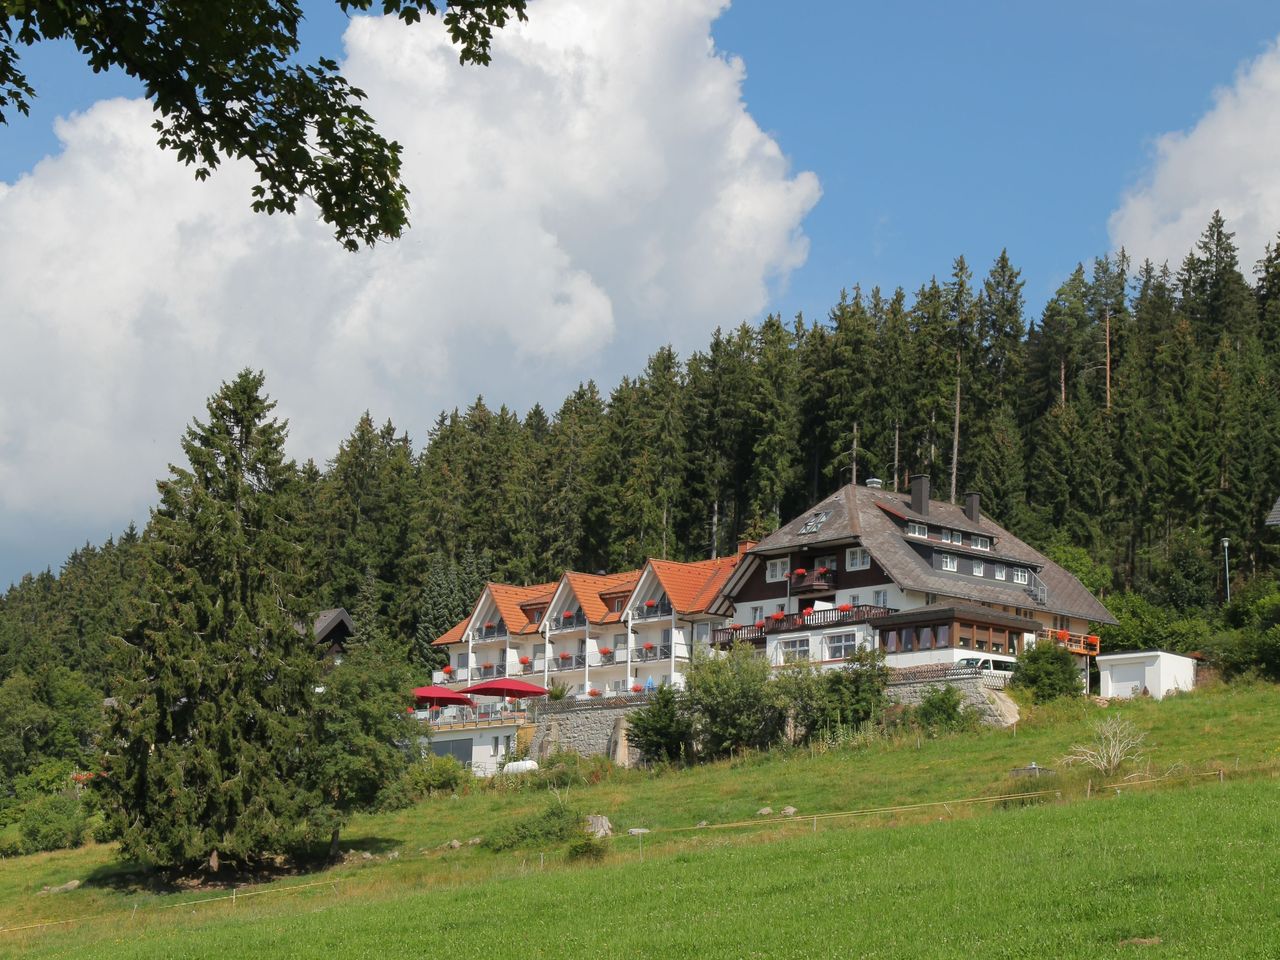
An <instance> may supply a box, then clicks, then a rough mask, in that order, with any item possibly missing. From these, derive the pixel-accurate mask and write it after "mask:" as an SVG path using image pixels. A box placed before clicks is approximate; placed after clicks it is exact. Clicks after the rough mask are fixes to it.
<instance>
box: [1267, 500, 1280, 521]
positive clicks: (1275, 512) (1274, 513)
mask: <svg viewBox="0 0 1280 960" xmlns="http://www.w3.org/2000/svg"><path fill="white" fill-rule="evenodd" d="M1267 526H1268V527H1280V497H1277V498H1276V505H1275V506H1274V507H1272V508H1271V512H1270V513H1269V514H1267Z"/></svg>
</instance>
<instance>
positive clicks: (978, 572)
mask: <svg viewBox="0 0 1280 960" xmlns="http://www.w3.org/2000/svg"><path fill="white" fill-rule="evenodd" d="M986 572H987V568H986V565H985V564H984V563H983V562H982V561H981V560H975V561H973V575H974V576H975V577H981V576H985V575H986Z"/></svg>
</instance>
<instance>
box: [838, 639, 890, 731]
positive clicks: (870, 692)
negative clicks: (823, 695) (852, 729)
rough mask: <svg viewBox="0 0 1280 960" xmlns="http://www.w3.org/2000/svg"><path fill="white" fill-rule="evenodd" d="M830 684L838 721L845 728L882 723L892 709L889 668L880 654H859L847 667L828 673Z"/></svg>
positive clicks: (877, 651) (867, 652)
mask: <svg viewBox="0 0 1280 960" xmlns="http://www.w3.org/2000/svg"><path fill="white" fill-rule="evenodd" d="M826 682H827V689H828V690H829V691H830V694H831V708H832V710H834V711H835V720H836V722H837V723H838V724H839V725H841V726H861V725H862V724H864V723H867V722H868V721H874V720H878V719H879V718H880V716H881V715H882V714H883V713H884V711H885V708H886V707H887V706H888V703H889V698H888V696H887V695H886V694H885V690H886V689H887V687H888V685H889V668H888V667H886V666H885V663H884V653H883V652H882V651H880V650H859V651H858V652H857V653H855V654H853V655H852V656H851V657H849V659H848V661H847V662H846V663H845V665H844V666H843V667H841V668H840V669H838V670H830V671H828V672H827V673H826Z"/></svg>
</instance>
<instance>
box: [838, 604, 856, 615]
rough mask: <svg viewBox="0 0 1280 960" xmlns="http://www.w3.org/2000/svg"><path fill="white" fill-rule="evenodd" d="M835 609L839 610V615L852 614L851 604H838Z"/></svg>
mask: <svg viewBox="0 0 1280 960" xmlns="http://www.w3.org/2000/svg"><path fill="white" fill-rule="evenodd" d="M836 609H837V610H839V611H840V612H841V613H853V604H852V603H842V604H840V606H838V607H836Z"/></svg>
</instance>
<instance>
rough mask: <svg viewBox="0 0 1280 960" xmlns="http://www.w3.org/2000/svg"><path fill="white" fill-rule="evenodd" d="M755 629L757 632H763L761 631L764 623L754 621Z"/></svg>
mask: <svg viewBox="0 0 1280 960" xmlns="http://www.w3.org/2000/svg"><path fill="white" fill-rule="evenodd" d="M756 629H757V630H763V629H764V621H763V620H757V621H756Z"/></svg>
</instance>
